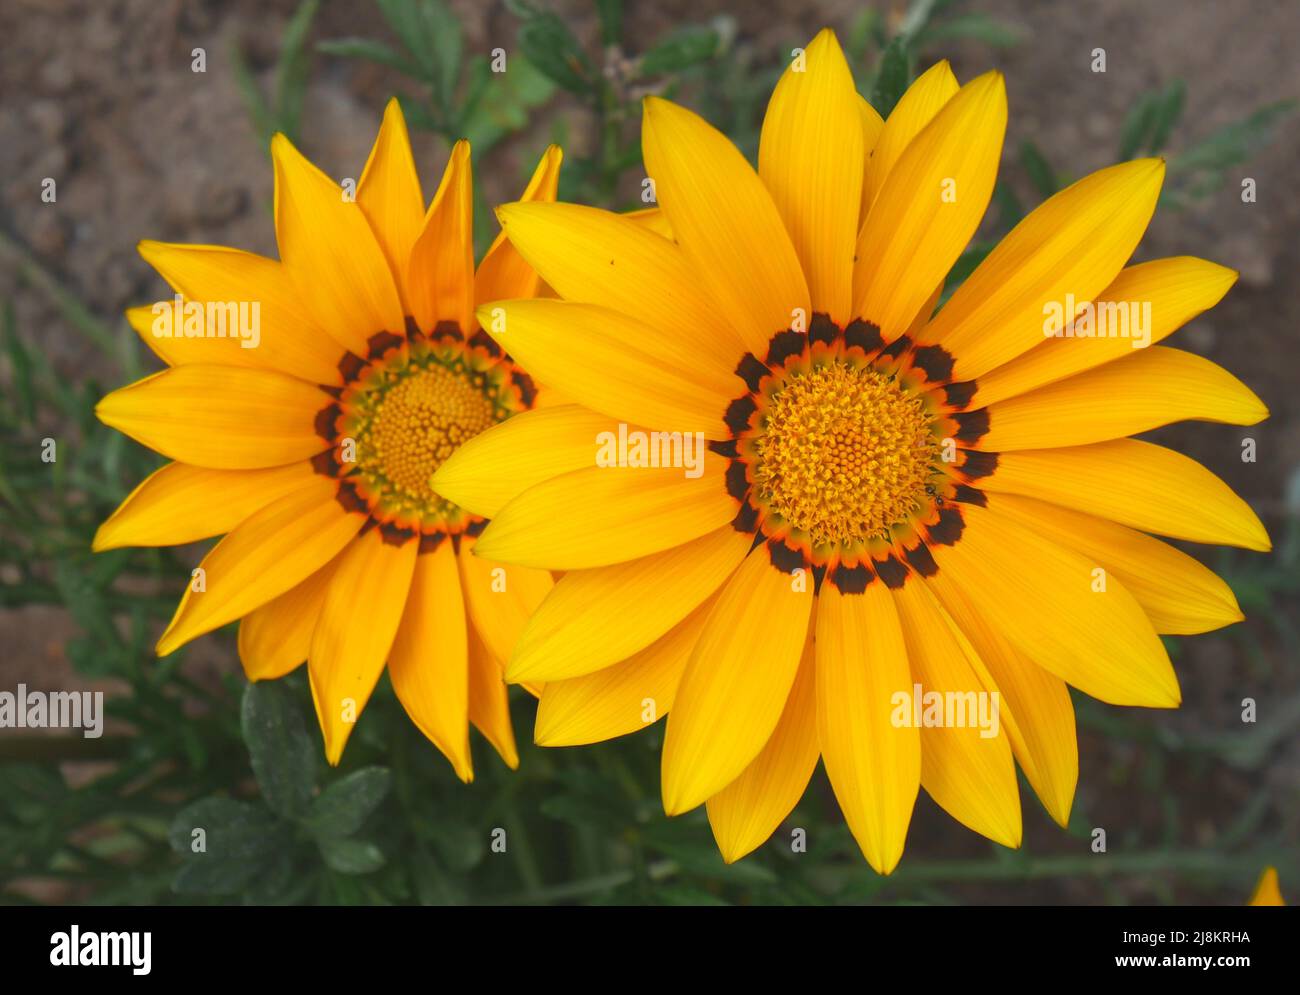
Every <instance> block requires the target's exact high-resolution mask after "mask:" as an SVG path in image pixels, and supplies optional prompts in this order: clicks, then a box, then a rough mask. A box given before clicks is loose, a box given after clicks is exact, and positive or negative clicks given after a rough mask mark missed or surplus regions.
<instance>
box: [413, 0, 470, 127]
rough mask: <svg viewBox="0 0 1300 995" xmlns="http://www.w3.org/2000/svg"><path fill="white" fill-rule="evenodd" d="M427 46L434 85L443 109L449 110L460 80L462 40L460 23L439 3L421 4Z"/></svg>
mask: <svg viewBox="0 0 1300 995" xmlns="http://www.w3.org/2000/svg"><path fill="white" fill-rule="evenodd" d="M421 14H422V16H423V20H424V30H425V36H426V37H427V39H428V42H427V44H428V45H429V47H430V49H431V50H432V51H433V59H434V63H435V64H436V65H437V69H438V75H437V77H436V82H437V85H438V92H439V94H440V95H441V96H442V102H443V105H444V106H446V107H450V106H451V103H452V98H453V97H454V96H455V93H456V82H457V80H459V79H460V64H461V59H462V57H463V56H464V48H465V38H464V35H463V34H462V33H461V29H460V21H459V20H458V19H457V17H456V15H455V14H454V13H452V11H451V9H450V8H449V7H448V6H447V5H446V4H445V3H443V2H442V0H424V2H423V3H422V4H421Z"/></svg>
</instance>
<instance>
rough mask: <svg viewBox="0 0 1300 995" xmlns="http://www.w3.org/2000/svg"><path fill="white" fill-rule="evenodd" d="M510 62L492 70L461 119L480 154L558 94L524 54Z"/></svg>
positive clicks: (467, 137) (476, 214) (553, 86)
mask: <svg viewBox="0 0 1300 995" xmlns="http://www.w3.org/2000/svg"><path fill="white" fill-rule="evenodd" d="M508 65H509V71H508V72H504V73H491V72H490V73H488V80H487V82H486V84H485V85H484V86H483V89H482V95H481V96H480V97H479V98H478V99H477V100H476V101H475V103H474V105H473V107H472V109H471V110H470V112H469V113H468V114H467V115H466V116H465V118H464V120H463V121H462V122H461V134H462V135H463V136H464V137H465V138H466V139H467V140H468V141H469V143H470V145H471V146H472V147H473V148H474V151H475V154H476V155H480V156H481V155H482V154H483V153H484V152H486V151H487V150H488V149H490V148H492V146H494V145H496V143H497V142H499V141H501V139H502V138H504V137H505V136H506V135H508V134H510V133H511V132H513V131H518V130H520V129H521V128H523V127H524V126H525V125H526V124H528V122H529V120H530V119H531V116H532V115H531V111H532V110H533V109H534V108H537V107H540V106H541V105H542V104H544V103H546V101H548V100H550V99H551V97H552V95H553V94H554V93H555V84H554V83H552V82H551V81H550V79H548V78H547V77H546V76H544V75H543V74H542V73H541V72H539V71H538V69H537V68H536V67H535V66H534V65H533V64H532V63H531V62H529V61H528V59H526V58H525V57H524V56H523V55H522V54H515V55H512V56H510V61H509V63H508ZM530 169H531V165H530ZM475 217H478V212H475Z"/></svg>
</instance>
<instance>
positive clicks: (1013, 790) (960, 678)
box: [893, 579, 1021, 847]
mask: <svg viewBox="0 0 1300 995" xmlns="http://www.w3.org/2000/svg"><path fill="white" fill-rule="evenodd" d="M893 595H894V601H895V604H896V605H897V607H898V615H899V619H900V620H901V622H902V627H903V635H904V638H905V641H906V643H907V658H908V661H909V663H910V666H911V671H912V677H913V679H914V680H915V682H916V684H918V685H920V688H919V692H918V689H916V688H914V689H913V693H912V694H911V695H909V696H908V698H907V699H904V700H903V703H902V704H900V706H899V709H898V712H899V713H901V714H902V715H906V716H907V717H908V718H913V717H914V714H915V713H914V707H915V695H916V694H917V693H919V694H921V695H922V696H925V695H929V694H934V693H938V694H939V695H941V696H943V697H942V698H941V699H940V700H942V701H944V702H945V705H944V724H942V725H937V726H935V725H927V724H925V723H924V722H923V724H922V728H921V786H922V787H923V788H925V791H926V794H928V795H929V796H930V797H931V798H933V799H934V800H935V802H937V803H938V804H939V806H940V807H941V808H942V809H943V810H944V811H945V812H947V813H948V814H949V815H951V816H952V817H953V818H954V819H956V820H957V821H958V822H960V823H961V824H962V825H964V826H966V827H967V828H969V829H973V830H974V831H975V832H977V833H979V834H980V835H982V836H987V837H988V838H989V839H991V840H993V841H994V842H995V843H1001V844H1002V845H1003V846H1008V847H1018V846H1020V834H1021V824H1020V791H1019V787H1018V785H1017V784H1016V768H1015V764H1014V763H1013V762H1012V759H1011V747H1010V743H1009V741H1008V739H1007V733H1006V729H1005V728H1003V725H1002V720H1001V716H1000V715H999V716H998V721H997V723H996V725H989V726H984V725H982V724H981V718H992V716H993V712H992V708H993V705H992V701H993V700H994V699H992V698H991V697H987V696H988V695H991V693H992V691H993V690H995V689H993V688H989V687H987V686H986V685H985V684H984V682H982V681H981V680H980V678H979V676H978V673H977V671H978V669H982V668H981V667H980V663H979V657H978V655H977V654H976V652H975V650H974V648H973V647H972V646H971V644H970V642H969V640H967V639H966V637H965V636H964V635H962V633H961V631H960V630H958V628H957V627H956V625H954V624H953V621H952V619H951V618H950V617H949V616H948V613H947V612H945V611H944V610H943V607H942V606H941V605H940V604H939V602H938V601H936V600H935V597H934V595H933V594H932V593H931V592H930V591H929V589H928V588H927V587H926V585H925V584H923V583H917V582H916V581H915V579H913V580H911V581H909V582H908V583H907V584H905V585H903V587H901V588H899V589H898V590H896V591H894V592H893ZM949 695H954V696H961V701H962V706H961V707H962V708H964V709H966V712H965V717H964V724H962V723H961V722H953V723H952V724H948V710H947V704H946V703H947V701H948V700H949V699H948V697H947V696H949ZM981 698H982V700H983V701H986V702H988V704H987V705H980V704H978V702H979V701H980V700H981ZM921 703H922V709H923V710H924V707H925V705H926V699H925V697H922V699H921ZM985 709H988V711H987V712H986V711H985ZM896 717H897V715H896ZM953 717H954V718H959V717H960V716H959V713H958V712H957V710H956V707H954V709H953ZM994 729H996V734H995V735H988V733H990V732H992V731H993V730H994Z"/></svg>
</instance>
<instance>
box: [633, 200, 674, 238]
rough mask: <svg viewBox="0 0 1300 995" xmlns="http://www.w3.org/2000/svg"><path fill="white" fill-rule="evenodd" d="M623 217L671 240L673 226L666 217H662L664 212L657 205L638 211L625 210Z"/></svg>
mask: <svg viewBox="0 0 1300 995" xmlns="http://www.w3.org/2000/svg"><path fill="white" fill-rule="evenodd" d="M623 217H625V218H627V219H628V220H629V221H631V222H633V223H634V224H637V225H640V226H641V227H642V228H648V229H649V230H650V231H652V232H654V233H655V234H656V235H659V236H662V237H663V238H666V239H669V240H671V239H672V237H673V226H672V225H670V224H669V223H668V219H667V218H666V217H664V212H663V211H661V210H659V208H657V207H646V208H643V209H641V210H639V211H627V212H625V213H624V214H623Z"/></svg>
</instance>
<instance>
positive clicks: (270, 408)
mask: <svg viewBox="0 0 1300 995" xmlns="http://www.w3.org/2000/svg"><path fill="white" fill-rule="evenodd" d="M329 400H330V399H329V396H328V395H326V394H325V393H324V392H323V391H322V390H321V389H320V388H319V387H314V386H312V385H311V384H309V383H305V382H303V381H302V380H298V379H295V378H294V377H290V376H286V375H285V374H283V373H276V372H275V371H274V370H253V369H240V368H239V367H235V366H177V367H173V368H172V369H169V370H163V371H162V372H161V373H155V374H153V375H152V376H148V377H145V378H144V379H143V380H137V381H136V382H135V383H133V384H130V385H128V386H126V387H120V388H118V389H117V390H115V391H113V392H112V393H111V394H109V395H108V396H107V397H105V398H104V399H103V400H102V401H100V402H99V404H97V405H96V406H95V414H96V415H97V416H98V417H99V420H100V421H102V422H103V423H104V424H105V425H110V426H112V427H113V428H115V429H117V430H118V431H119V432H123V433H125V434H126V435H129V436H130V437H131V438H133V439H135V440H136V441H137V442H139V443H140V444H141V445H145V446H148V447H149V448H150V449H152V450H154V451H155V452H159V453H162V454H163V455H164V456H166V457H168V458H169V459H174V460H177V461H179V462H182V463H190V464H192V465H194V466H203V467H208V468H210V469H214V470H256V469H260V468H262V467H268V466H283V465H284V464H286V463H296V462H298V461H300V460H306V459H309V458H310V457H312V456H315V455H316V454H317V453H319V452H321V451H323V450H324V449H325V448H326V443H325V440H323V439H322V438H321V437H320V436H319V435H318V434H317V433H316V426H315V420H316V413H317V412H318V411H320V410H321V409H322V408H324V407H325V406H326V405H327V404H328V403H329Z"/></svg>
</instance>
